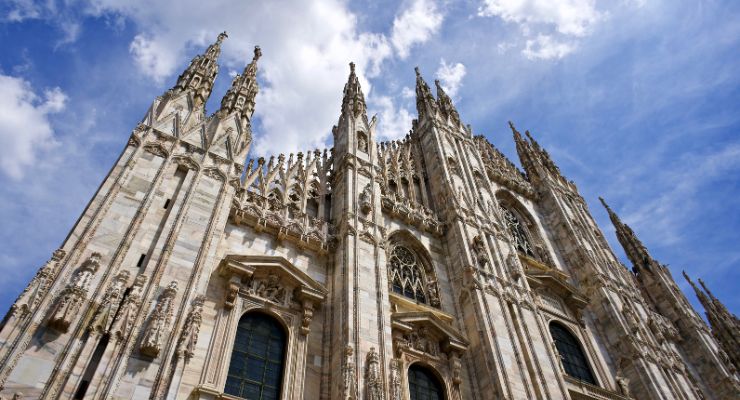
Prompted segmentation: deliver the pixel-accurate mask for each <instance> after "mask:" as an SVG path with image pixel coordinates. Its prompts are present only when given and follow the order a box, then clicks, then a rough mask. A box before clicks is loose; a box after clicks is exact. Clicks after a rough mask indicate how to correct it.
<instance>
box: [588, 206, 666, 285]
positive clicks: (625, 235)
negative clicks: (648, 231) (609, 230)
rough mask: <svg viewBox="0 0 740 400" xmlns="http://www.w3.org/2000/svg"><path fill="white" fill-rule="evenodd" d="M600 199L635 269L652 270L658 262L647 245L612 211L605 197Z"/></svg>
mask: <svg viewBox="0 0 740 400" xmlns="http://www.w3.org/2000/svg"><path fill="white" fill-rule="evenodd" d="M599 201H601V204H602V205H603V206H604V208H606V211H607V212H608V213H609V219H611V221H612V225H614V228H615V229H616V232H617V239H618V240H619V243H620V244H621V245H622V248H624V252H625V253H627V258H629V259H630V261H631V262H632V266H633V267H634V268H633V271H635V272H636V271H637V270H639V269H640V268H645V269H647V270H648V271H649V270H651V268H652V266H653V265H654V264H657V262H656V261H655V260H653V258H652V257H651V256H650V253H648V251H647V248H645V245H643V244H642V242H641V241H640V239H638V238H637V235H635V232H634V231H633V230H632V228H630V227H629V225H627V224H625V223H623V222H622V220H621V219H619V216H618V215H617V214H616V213H615V212H614V211H612V209H611V207H609V205H608V204H606V201H604V199H603V198H601V197H599Z"/></svg>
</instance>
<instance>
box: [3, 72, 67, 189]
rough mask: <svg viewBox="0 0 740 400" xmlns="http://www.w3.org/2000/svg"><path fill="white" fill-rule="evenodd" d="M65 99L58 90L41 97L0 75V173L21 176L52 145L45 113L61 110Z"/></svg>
mask: <svg viewBox="0 0 740 400" xmlns="http://www.w3.org/2000/svg"><path fill="white" fill-rule="evenodd" d="M66 101H67V96H66V95H65V94H64V92H62V90H61V89H59V88H54V89H51V90H46V91H45V92H44V94H43V97H42V96H39V95H37V94H36V93H34V91H33V89H32V88H31V85H30V84H29V83H28V82H27V81H25V80H23V79H21V78H16V77H12V76H7V75H0V149H2V158H0V170H1V171H2V172H3V173H4V174H6V175H7V176H9V177H10V178H12V179H20V178H22V177H23V172H24V168H25V167H28V166H30V165H32V164H33V163H34V162H36V161H37V160H38V158H39V155H40V154H42V153H43V152H44V151H47V150H49V149H51V148H53V147H54V146H55V145H56V143H57V142H56V140H55V138H54V129H53V127H52V125H51V122H50V121H49V114H53V113H58V112H60V111H62V110H64V107H65V104H66Z"/></svg>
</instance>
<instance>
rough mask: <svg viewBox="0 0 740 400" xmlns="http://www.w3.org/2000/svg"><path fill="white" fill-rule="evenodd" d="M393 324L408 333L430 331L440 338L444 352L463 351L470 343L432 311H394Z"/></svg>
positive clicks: (400, 330) (432, 335) (403, 332)
mask: <svg viewBox="0 0 740 400" xmlns="http://www.w3.org/2000/svg"><path fill="white" fill-rule="evenodd" d="M391 324H392V326H393V329H395V330H397V331H399V332H401V333H402V334H406V335H408V334H412V333H416V334H418V333H419V332H424V331H428V332H429V336H431V337H434V338H436V339H439V340H440V345H441V348H442V351H444V352H450V351H455V352H458V353H462V352H464V351H465V350H467V348H468V345H469V344H470V343H469V342H468V340H467V339H466V338H465V336H463V335H462V333H460V332H459V331H458V330H457V329H455V328H453V327H452V326H451V325H450V324H448V323H447V322H444V321H442V320H441V319H440V318H439V317H437V316H436V315H435V314H434V313H433V312H431V311H417V312H402V313H394V314H393V316H392V317H391Z"/></svg>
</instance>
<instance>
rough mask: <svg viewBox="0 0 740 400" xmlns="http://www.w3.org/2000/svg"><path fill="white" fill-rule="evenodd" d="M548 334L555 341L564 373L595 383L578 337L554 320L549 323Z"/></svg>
mask: <svg viewBox="0 0 740 400" xmlns="http://www.w3.org/2000/svg"><path fill="white" fill-rule="evenodd" d="M550 334H551V335H552V339H553V340H554V341H555V348H557V349H558V353H559V354H560V360H561V361H562V363H563V369H565V373H566V374H568V375H570V376H572V377H573V378H576V379H580V380H582V381H584V382H587V383H590V384H592V385H596V379H594V376H593V374H592V373H591V368H590V367H589V366H588V360H587V359H586V355H585V354H583V349H581V344H580V343H579V342H578V339H576V337H575V336H573V334H572V333H570V332H569V331H568V330H567V329H565V327H563V326H562V325H560V324H558V323H555V322H553V323H551V324H550Z"/></svg>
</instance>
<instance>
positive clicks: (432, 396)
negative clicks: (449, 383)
mask: <svg viewBox="0 0 740 400" xmlns="http://www.w3.org/2000/svg"><path fill="white" fill-rule="evenodd" d="M409 395H410V398H411V400H444V398H445V396H444V389H442V384H441V383H439V379H437V377H436V376H434V374H433V373H432V372H431V371H429V370H428V369H426V368H424V367H421V366H419V365H417V364H414V365H412V366H410V367H409Z"/></svg>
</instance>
